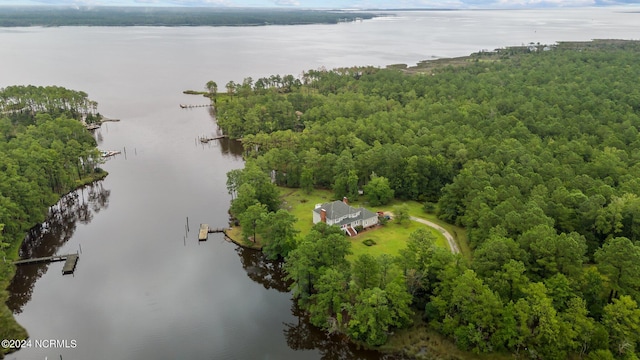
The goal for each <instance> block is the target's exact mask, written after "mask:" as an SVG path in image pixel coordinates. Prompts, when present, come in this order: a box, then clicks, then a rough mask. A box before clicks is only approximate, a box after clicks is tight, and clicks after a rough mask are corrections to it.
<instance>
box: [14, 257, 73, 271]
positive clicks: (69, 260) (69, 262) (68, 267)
mask: <svg viewBox="0 0 640 360" xmlns="http://www.w3.org/2000/svg"><path fill="white" fill-rule="evenodd" d="M79 258H80V255H78V254H77V253H75V254H65V255H53V256H45V257H39V258H32V259H22V260H18V261H14V262H13V264H14V265H29V264H39V263H50V262H56V261H64V262H65V263H64V266H63V268H62V275H67V274H73V272H74V271H75V270H76V264H77V263H78V259H79Z"/></svg>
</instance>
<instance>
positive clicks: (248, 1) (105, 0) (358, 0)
mask: <svg viewBox="0 0 640 360" xmlns="http://www.w3.org/2000/svg"><path fill="white" fill-rule="evenodd" d="M630 4H634V5H639V4H640V0H0V5H72V6H99V5H104V6H208V7H279V8H300V9H309V8H311V9H327V8H329V9H372V8H374V9H389V8H452V9H470V8H489V9H492V8H530V7H575V6H611V5H630ZM639 7H640V5H639Z"/></svg>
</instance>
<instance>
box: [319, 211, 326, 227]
mask: <svg viewBox="0 0 640 360" xmlns="http://www.w3.org/2000/svg"><path fill="white" fill-rule="evenodd" d="M320 221H322V222H323V223H325V224H326V223H327V210H325V209H320Z"/></svg>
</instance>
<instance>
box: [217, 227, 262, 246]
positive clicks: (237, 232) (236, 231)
mask: <svg viewBox="0 0 640 360" xmlns="http://www.w3.org/2000/svg"><path fill="white" fill-rule="evenodd" d="M225 234H226V235H227V237H228V238H229V239H230V240H231V241H232V242H234V243H236V244H238V245H240V246H244V247H246V248H250V249H256V250H261V249H262V242H261V241H260V240H261V239H260V237H259V236H256V242H255V243H254V242H253V241H251V240H245V239H244V237H243V236H242V228H241V227H240V226H233V227H231V228H230V229H228V230H227V231H226V233H225Z"/></svg>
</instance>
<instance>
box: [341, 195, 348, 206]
mask: <svg viewBox="0 0 640 360" xmlns="http://www.w3.org/2000/svg"><path fill="white" fill-rule="evenodd" d="M342 202H343V203H345V204H347V205H349V199H347V197H346V196H345V197H343V198H342Z"/></svg>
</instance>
